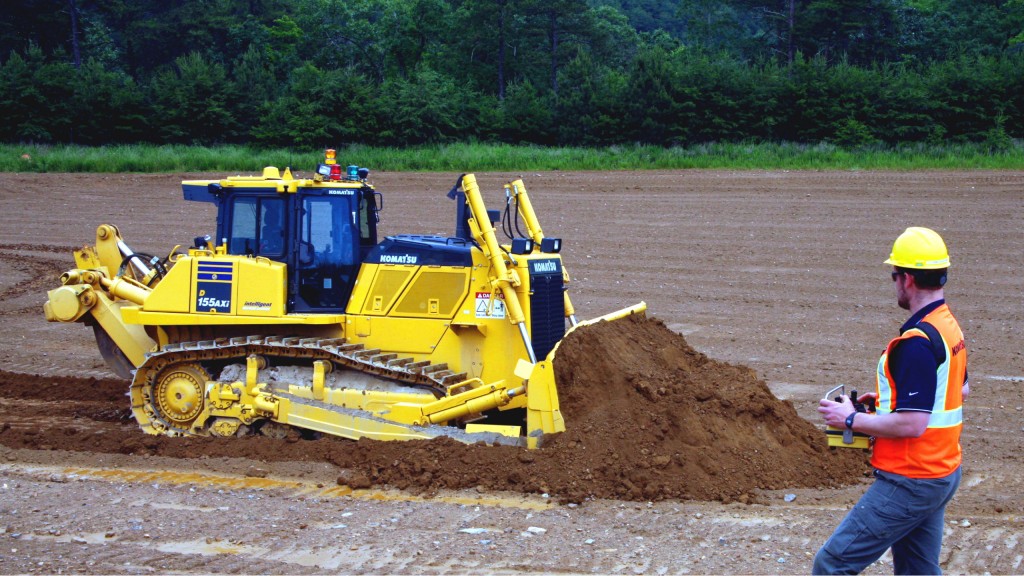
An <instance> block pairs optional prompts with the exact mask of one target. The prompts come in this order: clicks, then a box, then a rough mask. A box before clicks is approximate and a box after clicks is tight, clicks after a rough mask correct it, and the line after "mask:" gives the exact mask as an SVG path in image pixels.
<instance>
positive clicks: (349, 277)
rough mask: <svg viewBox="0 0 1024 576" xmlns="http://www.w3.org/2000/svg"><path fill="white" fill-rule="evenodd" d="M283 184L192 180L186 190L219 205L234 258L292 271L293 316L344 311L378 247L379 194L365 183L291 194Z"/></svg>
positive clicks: (221, 231) (220, 232)
mask: <svg viewBox="0 0 1024 576" xmlns="http://www.w3.org/2000/svg"><path fill="white" fill-rule="evenodd" d="M279 182H280V180H277V181H274V180H273V179H268V180H257V179H243V180H241V181H239V182H237V185H235V184H236V182H233V181H231V180H229V181H221V182H218V183H209V184H208V185H207V186H197V185H196V184H197V183H195V182H190V183H187V184H186V185H184V192H185V198H186V199H188V200H200V201H207V202H213V203H215V204H217V207H218V214H217V239H218V240H219V242H220V244H221V245H222V246H224V247H225V250H226V251H227V253H228V254H232V255H238V256H250V257H265V258H268V259H270V260H273V261H276V262H283V263H285V264H286V265H287V267H288V280H287V281H288V302H287V310H288V312H297V313H306V312H338V313H340V312H344V311H345V307H346V305H347V304H348V299H349V296H350V295H351V292H352V285H353V283H354V282H355V278H356V275H357V274H358V272H359V266H360V264H361V263H362V261H363V259H364V258H365V256H366V254H367V253H368V252H369V251H370V249H372V248H373V247H374V246H375V245H376V244H377V210H378V196H379V195H378V194H377V193H376V192H375V191H374V190H373V188H372V187H370V186H369V185H367V184H365V183H363V182H344V183H334V182H330V183H322V182H317V181H303V180H293V181H291V182H292V183H294V185H293V186H284V188H285V190H284V191H282V190H281V188H282V187H281V186H279V185H278V184H279ZM267 184H269V185H267Z"/></svg>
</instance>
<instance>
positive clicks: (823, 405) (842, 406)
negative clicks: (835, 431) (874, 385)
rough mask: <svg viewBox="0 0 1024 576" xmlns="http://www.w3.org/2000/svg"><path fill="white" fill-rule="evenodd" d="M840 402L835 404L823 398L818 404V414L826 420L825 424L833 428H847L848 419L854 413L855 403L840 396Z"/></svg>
mask: <svg viewBox="0 0 1024 576" xmlns="http://www.w3.org/2000/svg"><path fill="white" fill-rule="evenodd" d="M865 396H866V394H865ZM839 400H840V401H839V402H834V401H832V400H829V399H828V398H822V399H821V400H820V401H819V402H818V413H820V414H821V416H822V418H824V419H825V424H827V425H829V426H832V427H833V428H846V417H847V416H849V415H850V414H852V413H853V412H854V409H853V402H851V401H850V398H849V397H847V396H845V395H843V396H840V397H839Z"/></svg>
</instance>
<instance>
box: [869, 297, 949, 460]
mask: <svg viewBox="0 0 1024 576" xmlns="http://www.w3.org/2000/svg"><path fill="white" fill-rule="evenodd" d="M922 321H927V322H928V323H929V324H931V325H932V326H935V328H936V329H937V330H938V332H939V334H940V335H941V338H942V346H943V347H944V348H945V350H946V359H945V361H944V362H943V363H942V364H941V365H939V366H938V369H937V371H936V390H935V401H934V403H933V404H932V412H931V415H930V416H929V418H928V428H927V429H926V430H925V432H924V434H922V435H921V436H920V437H918V438H878V439H876V441H875V449H874V453H873V454H872V459H871V463H872V465H874V466H875V467H876V468H878V469H880V470H884V471H887V472H893V473H895V474H901V475H903V476H909V477H912V478H939V477H943V476H947V475H949V474H951V473H952V472H953V471H955V470H956V468H957V467H958V466H959V465H960V459H961V458H960V430H961V429H962V428H963V384H964V379H965V378H966V373H967V350H966V348H965V347H964V342H963V333H962V332H961V331H960V326H959V325H958V324H957V322H956V319H955V318H953V315H952V314H951V313H950V312H949V308H948V306H946V305H945V304H943V305H942V306H939V307H938V308H936V309H935V310H933V311H932V312H931V313H929V314H928V315H927V316H925V317H924V318H923V319H922ZM922 337H923V338H927V335H926V334H925V333H924V332H923V331H921V330H920V329H918V328H911V329H909V330H907V331H906V332H904V333H903V334H901V335H900V336H898V337H897V338H894V339H893V340H892V341H891V342H889V345H888V346H886V348H885V352H883V353H882V357H881V358H880V359H879V361H878V371H877V392H878V401H877V411H878V413H879V414H887V413H889V412H893V411H895V409H896V408H898V406H896V405H895V404H896V390H897V388H898V387H899V383H898V382H893V381H892V374H891V372H890V370H889V355H890V353H891V352H892V350H893V348H894V347H895V346H896V345H897V344H898V343H899V342H902V341H903V340H906V339H908V338H922ZM950 343H952V346H950Z"/></svg>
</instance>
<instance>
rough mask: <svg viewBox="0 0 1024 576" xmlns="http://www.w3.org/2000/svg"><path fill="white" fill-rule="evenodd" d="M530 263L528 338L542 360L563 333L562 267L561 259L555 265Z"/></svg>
mask: <svg viewBox="0 0 1024 576" xmlns="http://www.w3.org/2000/svg"><path fill="white" fill-rule="evenodd" d="M548 262H558V261H557V260H554V261H548ZM533 264H534V263H533V262H531V266H530V289H531V292H532V294H531V296H530V320H531V324H532V325H531V328H530V331H531V334H530V338H531V340H532V344H533V351H534V353H535V354H536V355H537V360H543V359H544V358H545V357H546V356H547V355H548V352H551V349H552V348H554V347H555V344H557V343H558V342H559V340H561V339H562V338H563V337H564V336H565V300H564V297H563V295H562V292H563V284H562V267H561V262H558V266H556V267H552V266H534V265H533ZM552 268H554V269H552Z"/></svg>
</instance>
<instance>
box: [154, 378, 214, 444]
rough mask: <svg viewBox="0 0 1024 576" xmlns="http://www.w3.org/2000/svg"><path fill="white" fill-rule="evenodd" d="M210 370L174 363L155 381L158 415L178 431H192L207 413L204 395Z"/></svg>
mask: <svg viewBox="0 0 1024 576" xmlns="http://www.w3.org/2000/svg"><path fill="white" fill-rule="evenodd" d="M208 380H211V378H210V373H209V372H207V371H206V369H205V368H203V367H202V366H200V365H198V364H189V363H185V364H172V365H171V366H168V367H167V368H164V369H163V370H161V371H160V373H159V374H158V375H157V377H156V381H155V382H154V383H153V390H152V402H153V409H154V410H155V412H156V416H157V418H159V419H160V420H162V421H163V422H164V424H166V425H167V426H168V427H169V428H170V429H171V430H173V431H174V432H178V433H182V434H189V433H191V428H192V424H193V422H195V419H196V418H197V417H198V416H199V414H201V413H202V412H203V397H204V396H205V394H206V382H207V381H208Z"/></svg>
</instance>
